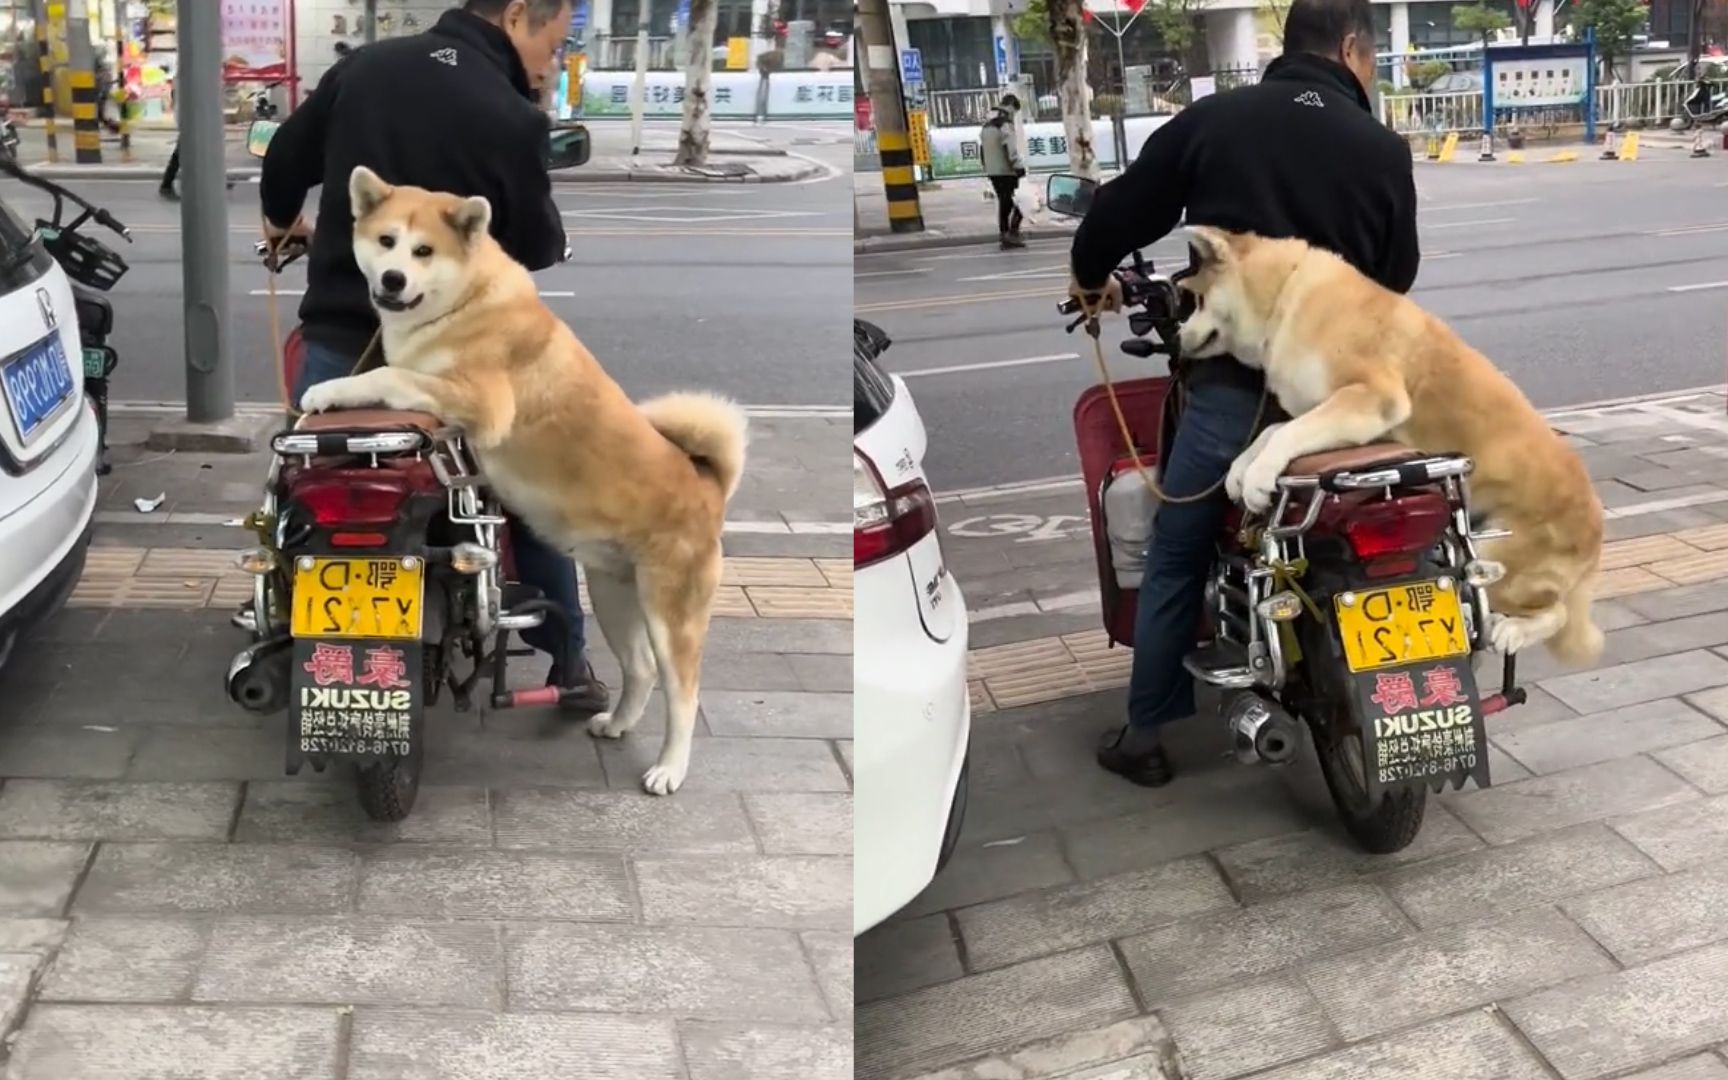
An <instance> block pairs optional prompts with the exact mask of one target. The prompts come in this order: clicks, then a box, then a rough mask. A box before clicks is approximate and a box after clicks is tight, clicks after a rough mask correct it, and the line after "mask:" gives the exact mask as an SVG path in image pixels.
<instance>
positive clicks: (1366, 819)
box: [1314, 714, 1428, 855]
mask: <svg viewBox="0 0 1728 1080" xmlns="http://www.w3.org/2000/svg"><path fill="white" fill-rule="evenodd" d="M1327 719H1328V720H1329V721H1331V722H1330V723H1328V724H1327V725H1325V726H1324V727H1323V728H1321V729H1320V730H1318V731H1317V732H1316V735H1317V736H1318V737H1317V738H1316V739H1315V740H1314V745H1315V751H1316V752H1317V753H1318V754H1319V757H1320V773H1321V775H1322V776H1324V777H1325V778H1326V790H1327V791H1329V792H1331V794H1332V805H1333V806H1335V807H1337V808H1338V817H1339V818H1340V819H1341V820H1342V821H1343V822H1344V828H1345V830H1346V831H1347V832H1349V834H1350V835H1351V837H1353V838H1354V839H1355V841H1356V842H1357V843H1358V844H1361V845H1362V848H1363V850H1365V851H1367V852H1369V853H1370V854H1373V855H1390V854H1392V853H1393V852H1395V851H1403V850H1404V849H1405V848H1407V847H1409V846H1410V844H1411V842H1412V841H1414V840H1415V839H1416V834H1417V833H1419V832H1421V831H1422V816H1423V814H1424V813H1425V812H1426V811H1427V809H1428V789H1427V788H1424V787H1399V788H1395V789H1393V790H1391V791H1388V792H1384V793H1383V794H1382V795H1381V796H1380V798H1379V799H1378V801H1374V802H1370V801H1369V798H1368V782H1367V776H1368V764H1367V762H1368V758H1367V755H1366V754H1365V753H1364V752H1363V746H1362V735H1361V733H1360V732H1357V731H1349V730H1345V729H1344V727H1343V724H1342V723H1340V721H1343V720H1345V718H1344V717H1341V716H1338V715H1336V714H1334V715H1332V716H1330V717H1328V718H1327Z"/></svg>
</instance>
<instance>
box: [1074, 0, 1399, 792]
mask: <svg viewBox="0 0 1728 1080" xmlns="http://www.w3.org/2000/svg"><path fill="white" fill-rule="evenodd" d="M1373 85H1374V19H1373V13H1372V10H1371V9H1370V7H1369V0H1295V2H1294V3H1293V4H1292V5H1291V6H1290V9H1289V13H1288V15H1287V16H1286V18H1285V22H1284V54H1283V55H1282V56H1281V57H1279V58H1278V59H1276V60H1274V61H1273V62H1272V63H1271V64H1270V65H1269V66H1268V67H1267V69H1266V74H1265V76H1264V77H1263V78H1262V79H1261V81H1260V83H1259V84H1258V85H1256V86H1251V87H1244V88H1242V89H1238V90H1232V91H1230V92H1228V93H1224V94H1218V95H1215V96H1212V97H1208V98H1204V99H1202V100H1200V101H1197V102H1195V103H1194V104H1193V105H1191V106H1189V107H1188V108H1186V109H1184V110H1182V111H1181V112H1179V113H1177V114H1176V116H1175V117H1174V118H1173V119H1171V120H1170V121H1169V122H1168V123H1167V124H1165V125H1164V126H1163V127H1161V128H1159V129H1158V130H1157V131H1156V132H1155V133H1153V135H1152V136H1151V138H1149V139H1147V141H1146V145H1145V146H1144V147H1143V148H1142V150H1141V152H1140V157H1139V159H1138V160H1136V161H1135V162H1134V164H1133V165H1131V166H1130V167H1129V168H1128V170H1127V171H1126V172H1125V173H1123V175H1122V176H1121V177H1119V178H1117V179H1116V180H1113V181H1111V182H1110V183H1108V184H1105V185H1104V186H1103V187H1101V188H1099V189H1098V192H1097V195H1096V197H1095V199H1094V202H1093V205H1092V208H1091V209H1090V210H1089V211H1088V212H1087V214H1086V217H1085V219H1084V220H1083V221H1082V222H1081V223H1080V227H1079V229H1078V230H1077V231H1076V233H1075V235H1074V247H1073V252H1072V265H1073V272H1074V292H1075V294H1076V295H1077V296H1079V297H1080V299H1081V301H1082V303H1083V304H1085V305H1086V307H1087V309H1088V310H1093V311H1097V310H1115V309H1116V308H1117V307H1119V306H1120V303H1121V287H1120V284H1119V283H1118V282H1116V281H1115V280H1114V279H1113V278H1111V276H1110V271H1111V269H1112V268H1114V267H1115V266H1116V265H1117V264H1118V263H1119V262H1120V260H1121V259H1122V258H1123V257H1125V256H1126V255H1127V254H1128V253H1130V252H1131V251H1134V250H1135V249H1137V248H1141V247H1145V246H1146V245H1148V244H1151V243H1152V242H1154V241H1156V240H1158V239H1159V238H1161V237H1163V236H1164V235H1166V234H1167V233H1169V232H1170V230H1171V229H1173V228H1175V226H1176V224H1177V222H1178V221H1179V220H1181V219H1182V215H1183V213H1184V211H1186V213H1187V221H1188V222H1189V223H1191V224H1195V225H1213V226H1217V227H1219V228H1224V229H1233V230H1237V231H1242V232H1256V233H1260V234H1261V235H1264V236H1274V237H1298V238H1300V239H1303V240H1306V241H1308V242H1309V243H1311V244H1314V245H1315V246H1317V247H1322V248H1326V249H1328V250H1330V251H1333V252H1336V253H1337V254H1338V255H1340V256H1342V257H1343V258H1344V259H1345V260H1346V261H1348V262H1349V263H1350V264H1351V265H1353V266H1355V267H1356V268H1357V269H1358V270H1360V271H1362V272H1363V273H1364V274H1366V275H1368V276H1369V277H1371V278H1373V279H1374V280H1376V281H1378V282H1379V283H1380V284H1382V285H1384V286H1386V287H1387V288H1390V289H1395V290H1397V291H1398V292H1406V291H1408V290H1409V288H1410V285H1411V283H1412V282H1414V281H1415V279H1416V266H1417V262H1418V259H1419V255H1418V250H1417V239H1416V185H1415V179H1414V176H1413V172H1412V167H1411V160H1410V150H1409V147H1408V146H1407V145H1406V144H1405V143H1404V141H1403V139H1401V138H1399V137H1398V136H1397V135H1395V134H1393V133H1392V132H1391V131H1390V130H1388V129H1387V128H1385V127H1384V126H1382V125H1381V124H1380V123H1379V122H1378V121H1376V120H1375V119H1374V115H1373V113H1372V112H1371V110H1370V102H1369V96H1368V88H1369V87H1371V86H1373ZM1187 378H1188V387H1189V390H1190V397H1189V400H1188V407H1187V409H1186V411H1185V412H1184V413H1183V415H1182V418H1181V421H1180V423H1179V424H1178V426H1177V430H1176V433H1175V438H1174V440H1173V441H1171V440H1168V439H1167V440H1166V441H1167V442H1170V445H1169V448H1168V451H1167V454H1166V456H1165V458H1164V460H1163V461H1162V464H1161V470H1160V471H1161V474H1162V475H1161V481H1162V484H1163V487H1164V489H1165V492H1166V493H1167V494H1168V495H1169V496H1170V497H1171V498H1182V497H1187V496H1194V495H1197V494H1199V493H1201V492H1203V491H1206V490H1207V489H1209V488H1213V487H1214V485H1217V490H1216V491H1215V492H1214V493H1213V495H1212V496H1211V497H1209V498H1207V499H1204V500H1201V501H1199V502H1193V503H1165V504H1163V505H1162V506H1160V507H1159V510H1158V517H1157V520H1156V522H1155V525H1154V528H1153V532H1152V543H1151V545H1150V547H1149V549H1148V551H1147V562H1146V571H1145V574H1144V576H1143V577H1142V579H1141V585H1140V597H1139V606H1138V611H1137V616H1136V621H1135V625H1134V669H1133V673H1132V675H1131V677H1130V682H1129V690H1128V723H1127V724H1126V725H1125V726H1123V727H1122V728H1120V729H1114V730H1112V731H1110V732H1108V733H1106V735H1105V736H1104V739H1103V741H1102V743H1101V745H1100V746H1099V750H1098V763H1099V764H1100V765H1102V766H1103V767H1104V768H1106V769H1108V770H1110V771H1112V772H1115V773H1119V774H1121V775H1122V776H1125V777H1127V778H1128V779H1129V780H1131V781H1133V782H1134V783H1137V784H1142V785H1145V786H1148V787H1156V786H1159V785H1162V784H1166V783H1169V782H1170V778H1171V772H1170V766H1169V763H1168V761H1167V760H1166V758H1165V755H1164V751H1163V747H1162V744H1161V740H1160V738H1159V729H1160V728H1161V727H1162V726H1163V725H1164V724H1167V723H1169V722H1170V721H1172V720H1178V719H1181V718H1183V717H1186V716H1191V715H1193V713H1194V711H1195V706H1194V684H1193V680H1192V679H1191V678H1190V677H1189V676H1188V674H1187V673H1186V671H1184V670H1183V667H1182V660H1183V657H1184V655H1185V654H1186V653H1187V651H1188V650H1189V649H1190V648H1191V647H1192V645H1193V636H1194V628H1195V627H1196V626H1198V625H1199V622H1200V613H1201V606H1202V596H1203V590H1204V587H1205V580H1206V574H1207V572H1208V570H1209V569H1210V566H1211V563H1212V557H1213V553H1214V551H1215V546H1216V543H1217V540H1218V536H1219V534H1220V532H1221V531H1222V529H1223V523H1224V518H1225V515H1226V514H1227V512H1228V510H1229V505H1228V500H1227V499H1226V497H1225V495H1224V492H1223V490H1222V484H1221V483H1220V482H1221V481H1222V480H1223V478H1224V476H1225V474H1226V473H1227V472H1228V471H1229V468H1230V463H1231V462H1232V461H1233V460H1234V459H1235V458H1236V456H1237V455H1238V454H1240V453H1241V452H1242V451H1243V450H1244V449H1245V448H1246V447H1247V445H1248V443H1249V441H1250V440H1251V439H1252V438H1253V436H1254V434H1255V432H1254V430H1253V425H1254V417H1255V415H1256V413H1257V412H1258V411H1259V406H1260V401H1261V396H1262V393H1263V385H1264V383H1263V380H1262V378H1261V376H1260V375H1259V373H1257V372H1255V371H1252V370H1250V369H1249V368H1247V367H1244V366H1243V365H1241V364H1239V363H1237V362H1236V361H1235V360H1233V359H1228V358H1222V359H1215V360H1206V361H1203V362H1200V363H1198V364H1197V365H1196V366H1195V367H1194V368H1193V370H1192V371H1191V372H1190V373H1189V374H1188V376H1187ZM1269 408H1270V406H1269Z"/></svg>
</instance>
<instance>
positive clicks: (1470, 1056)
mask: <svg viewBox="0 0 1728 1080" xmlns="http://www.w3.org/2000/svg"><path fill="white" fill-rule="evenodd" d="M1430 1076H1431V1077H1434V1078H1435V1080H1440V1078H1441V1077H1445V1080H1549V1072H1548V1070H1547V1069H1545V1068H1544V1067H1543V1066H1542V1063H1541V1061H1540V1060H1538V1059H1537V1058H1536V1056H1535V1055H1534V1054H1532V1053H1530V1051H1529V1050H1528V1049H1527V1048H1526V1047H1525V1046H1524V1044H1523V1043H1522V1042H1521V1041H1520V1040H1519V1038H1518V1036H1517V1035H1516V1034H1514V1033H1513V1032H1512V1031H1510V1030H1508V1029H1507V1027H1506V1026H1505V1025H1503V1024H1501V1023H1499V1022H1497V1021H1496V1020H1495V1019H1494V1017H1493V1016H1492V1015H1491V1014H1490V1013H1489V1012H1488V1011H1487V1010H1483V1009H1478V1010H1473V1011H1471V1012H1467V1013H1463V1014H1460V1015H1458V1016H1454V1017H1448V1018H1447V1019H1445V1020H1438V1021H1435V1022H1434V1023H1432V1024H1427V1025H1424V1026H1422V1027H1418V1028H1413V1029H1411V1030H1409V1031H1404V1032H1400V1033H1399V1034H1397V1035H1394V1036H1391V1037H1390V1038H1386V1039H1381V1040H1379V1041H1377V1042H1367V1043H1358V1044H1356V1045H1355V1046H1351V1047H1349V1048H1348V1049H1345V1050H1340V1051H1337V1052H1336V1053H1332V1054H1326V1055H1323V1056H1320V1057H1317V1058H1313V1059H1311V1060H1309V1061H1304V1062H1302V1063H1300V1064H1297V1065H1289V1066H1286V1067H1284V1068H1282V1069H1274V1070H1272V1071H1271V1072H1268V1073H1265V1074H1263V1075H1261V1076H1257V1077H1256V1078H1255V1080H1379V1078H1380V1077H1386V1078H1388V1080H1390V1078H1392V1077H1411V1078H1413V1080H1414V1078H1415V1077H1424V1078H1426V1077H1430Z"/></svg>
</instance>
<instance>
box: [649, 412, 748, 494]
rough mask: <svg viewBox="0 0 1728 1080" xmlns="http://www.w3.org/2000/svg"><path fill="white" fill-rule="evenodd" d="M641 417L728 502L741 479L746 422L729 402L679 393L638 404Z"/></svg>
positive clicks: (746, 438)
mask: <svg viewBox="0 0 1728 1080" xmlns="http://www.w3.org/2000/svg"><path fill="white" fill-rule="evenodd" d="M640 408H641V409H642V414H643V415H644V416H646V417H647V418H648V422H649V423H650V424H653V425H654V429H655V430H656V431H658V432H659V433H660V434H662V435H664V436H666V439H667V441H669V442H670V443H672V445H673V446H676V447H677V448H678V449H680V450H682V451H684V452H685V453H686V454H688V455H689V456H690V458H691V460H693V461H695V462H696V465H697V467H698V468H700V469H706V470H707V471H708V472H710V473H712V474H713V476H714V479H715V481H716V482H718V483H719V485H720V490H721V491H722V492H724V493H725V495H726V497H727V498H728V499H730V498H731V497H732V493H733V492H734V491H737V490H738V481H739V480H740V479H741V478H742V477H743V475H744V447H745V446H746V445H747V444H748V443H749V441H750V430H749V429H750V421H749V418H748V417H746V416H745V415H744V409H743V407H742V406H740V405H738V404H737V403H736V402H734V401H732V400H730V399H729V398H723V397H721V396H720V395H718V394H709V393H704V392H702V391H680V392H678V393H674V394H664V395H662V396H660V397H657V398H652V399H650V400H648V401H644V402H642V404H641V406H640Z"/></svg>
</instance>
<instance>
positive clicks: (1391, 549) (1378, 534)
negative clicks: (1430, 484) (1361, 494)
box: [1344, 494, 1451, 576]
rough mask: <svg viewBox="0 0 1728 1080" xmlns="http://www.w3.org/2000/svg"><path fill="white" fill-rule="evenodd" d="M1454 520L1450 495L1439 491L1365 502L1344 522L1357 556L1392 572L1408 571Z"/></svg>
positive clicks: (1414, 566)
mask: <svg viewBox="0 0 1728 1080" xmlns="http://www.w3.org/2000/svg"><path fill="white" fill-rule="evenodd" d="M1450 520H1451V511H1450V508H1449V507H1448V506H1447V505H1446V499H1445V497H1444V496H1442V495H1438V494H1425V495H1406V496H1404V497H1403V498H1398V499H1388V500H1386V501H1384V502H1374V503H1364V504H1363V505H1361V506H1359V507H1357V508H1356V509H1355V510H1353V511H1352V512H1351V513H1350V516H1349V517H1348V518H1347V519H1346V520H1345V522H1344V536H1345V539H1347V540H1349V541H1350V548H1351V550H1352V551H1354V552H1355V553H1356V558H1358V559H1359V560H1361V561H1362V562H1363V563H1366V564H1369V566H1370V568H1371V576H1381V575H1376V574H1373V573H1372V568H1374V567H1376V566H1377V567H1380V568H1383V569H1385V570H1386V571H1387V572H1388V573H1408V572H1410V571H1411V570H1414V569H1415V568H1416V558H1415V557H1416V556H1417V555H1420V554H1421V553H1422V552H1424V551H1426V550H1427V549H1428V548H1430V547H1433V546H1434V544H1435V542H1436V541H1438V540H1439V539H1440V534H1441V533H1442V532H1444V531H1445V530H1446V525H1447V523H1448V522H1449V521H1450Z"/></svg>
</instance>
